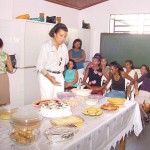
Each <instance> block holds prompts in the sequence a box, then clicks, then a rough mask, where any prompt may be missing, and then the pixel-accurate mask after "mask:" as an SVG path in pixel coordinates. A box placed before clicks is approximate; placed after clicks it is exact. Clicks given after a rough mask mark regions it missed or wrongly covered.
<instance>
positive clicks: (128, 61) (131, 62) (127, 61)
mask: <svg viewBox="0 0 150 150" xmlns="http://www.w3.org/2000/svg"><path fill="white" fill-rule="evenodd" d="M125 63H130V64H131V65H132V66H131V69H134V65H133V61H132V60H126V61H125Z"/></svg>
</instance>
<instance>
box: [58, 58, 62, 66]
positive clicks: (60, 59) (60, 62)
mask: <svg viewBox="0 0 150 150" xmlns="http://www.w3.org/2000/svg"><path fill="white" fill-rule="evenodd" d="M61 62H62V57H60V61H59V66H60V65H61Z"/></svg>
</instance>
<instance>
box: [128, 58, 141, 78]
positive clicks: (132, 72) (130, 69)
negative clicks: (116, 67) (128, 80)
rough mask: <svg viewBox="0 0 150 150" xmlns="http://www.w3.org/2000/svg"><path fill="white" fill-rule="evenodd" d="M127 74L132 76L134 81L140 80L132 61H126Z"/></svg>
mask: <svg viewBox="0 0 150 150" xmlns="http://www.w3.org/2000/svg"><path fill="white" fill-rule="evenodd" d="M125 72H126V73H127V74H128V75H129V76H131V77H132V78H133V79H134V80H137V79H138V75H137V72H136V71H135V69H134V66H133V62H132V60H126V61H125Z"/></svg>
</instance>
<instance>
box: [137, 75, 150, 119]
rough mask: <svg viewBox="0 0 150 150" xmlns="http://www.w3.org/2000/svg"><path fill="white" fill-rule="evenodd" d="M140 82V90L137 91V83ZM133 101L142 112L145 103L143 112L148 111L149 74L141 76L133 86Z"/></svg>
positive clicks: (149, 100) (149, 99)
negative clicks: (138, 105)
mask: <svg viewBox="0 0 150 150" xmlns="http://www.w3.org/2000/svg"><path fill="white" fill-rule="evenodd" d="M140 82H142V84H141V88H140V90H138V83H140ZM135 85H136V86H135V95H136V97H135V100H136V101H137V102H138V103H139V104H140V108H141V109H142V110H143V107H142V106H143V103H145V105H144V107H145V111H146V112H149V110H150V72H148V73H147V74H144V75H142V76H141V77H140V78H139V79H138V80H137V82H136V84H135ZM142 112H143V115H144V117H145V118H146V119H148V115H147V114H146V113H144V111H142Z"/></svg>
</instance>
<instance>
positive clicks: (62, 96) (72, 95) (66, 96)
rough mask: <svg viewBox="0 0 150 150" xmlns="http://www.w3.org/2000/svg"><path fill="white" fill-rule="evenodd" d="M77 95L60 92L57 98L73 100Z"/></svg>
mask: <svg viewBox="0 0 150 150" xmlns="http://www.w3.org/2000/svg"><path fill="white" fill-rule="evenodd" d="M75 96H76V95H75V94H74V93H73V92H58V93H57V98H58V99H64V98H71V97H75Z"/></svg>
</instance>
